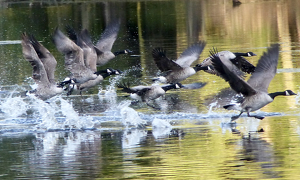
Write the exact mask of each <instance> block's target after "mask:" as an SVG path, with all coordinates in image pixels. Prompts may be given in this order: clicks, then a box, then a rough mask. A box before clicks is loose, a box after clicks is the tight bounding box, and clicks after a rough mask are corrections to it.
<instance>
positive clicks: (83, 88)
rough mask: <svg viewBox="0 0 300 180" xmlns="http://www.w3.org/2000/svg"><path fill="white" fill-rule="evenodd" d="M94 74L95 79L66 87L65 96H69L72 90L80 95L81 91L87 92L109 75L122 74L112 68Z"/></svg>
mask: <svg viewBox="0 0 300 180" xmlns="http://www.w3.org/2000/svg"><path fill="white" fill-rule="evenodd" d="M96 74H97V75H98V76H97V78H96V79H94V80H89V81H87V82H84V83H81V84H80V83H77V84H72V83H71V84H69V87H68V93H67V95H71V94H72V92H73V90H74V89H75V90H78V91H79V93H80V95H81V94H82V91H87V90H88V89H90V88H92V87H94V86H96V85H98V84H100V83H101V82H102V81H103V80H104V79H105V78H107V77H109V76H111V75H119V74H122V72H121V71H120V70H114V69H112V68H107V69H105V70H100V71H97V72H96Z"/></svg>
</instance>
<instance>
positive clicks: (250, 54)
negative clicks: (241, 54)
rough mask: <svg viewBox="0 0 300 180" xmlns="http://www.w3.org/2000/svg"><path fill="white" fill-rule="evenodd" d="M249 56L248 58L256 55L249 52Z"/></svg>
mask: <svg viewBox="0 0 300 180" xmlns="http://www.w3.org/2000/svg"><path fill="white" fill-rule="evenodd" d="M247 56H248V57H251V56H256V54H254V53H253V52H247Z"/></svg>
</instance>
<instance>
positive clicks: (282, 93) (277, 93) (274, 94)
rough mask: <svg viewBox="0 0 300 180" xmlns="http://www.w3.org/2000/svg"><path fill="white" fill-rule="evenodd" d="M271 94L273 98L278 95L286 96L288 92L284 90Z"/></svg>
mask: <svg viewBox="0 0 300 180" xmlns="http://www.w3.org/2000/svg"><path fill="white" fill-rule="evenodd" d="M269 96H270V97H271V98H272V99H274V98H275V97H277V96H286V93H285V91H283V92H274V93H269Z"/></svg>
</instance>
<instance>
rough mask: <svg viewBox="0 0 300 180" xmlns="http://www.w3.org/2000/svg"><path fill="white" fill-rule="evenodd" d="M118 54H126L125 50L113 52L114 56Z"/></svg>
mask: <svg viewBox="0 0 300 180" xmlns="http://www.w3.org/2000/svg"><path fill="white" fill-rule="evenodd" d="M120 54H126V50H122V51H116V52H114V55H115V56H117V55H120Z"/></svg>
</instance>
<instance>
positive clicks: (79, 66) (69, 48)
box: [53, 28, 98, 85]
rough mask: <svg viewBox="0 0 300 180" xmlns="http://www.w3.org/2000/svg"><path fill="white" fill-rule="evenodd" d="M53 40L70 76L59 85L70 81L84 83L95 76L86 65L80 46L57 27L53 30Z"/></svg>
mask: <svg viewBox="0 0 300 180" xmlns="http://www.w3.org/2000/svg"><path fill="white" fill-rule="evenodd" d="M53 41H54V44H55V46H56V48H57V50H58V51H59V52H61V53H63V54H64V56H65V67H66V69H67V70H69V71H70V72H71V76H70V77H69V78H66V79H65V80H64V82H62V83H61V85H64V84H65V83H70V82H74V83H84V82H87V81H89V80H94V79H96V78H97V76H98V75H97V74H96V73H95V72H94V71H93V70H92V69H91V68H88V67H86V65H85V62H84V53H83V50H82V48H80V47H79V46H78V45H76V44H75V43H74V42H73V41H72V40H70V39H69V38H68V37H67V36H66V35H64V34H63V33H62V32H61V31H60V30H59V29H58V28H56V29H55V31H54V34H53Z"/></svg>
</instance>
